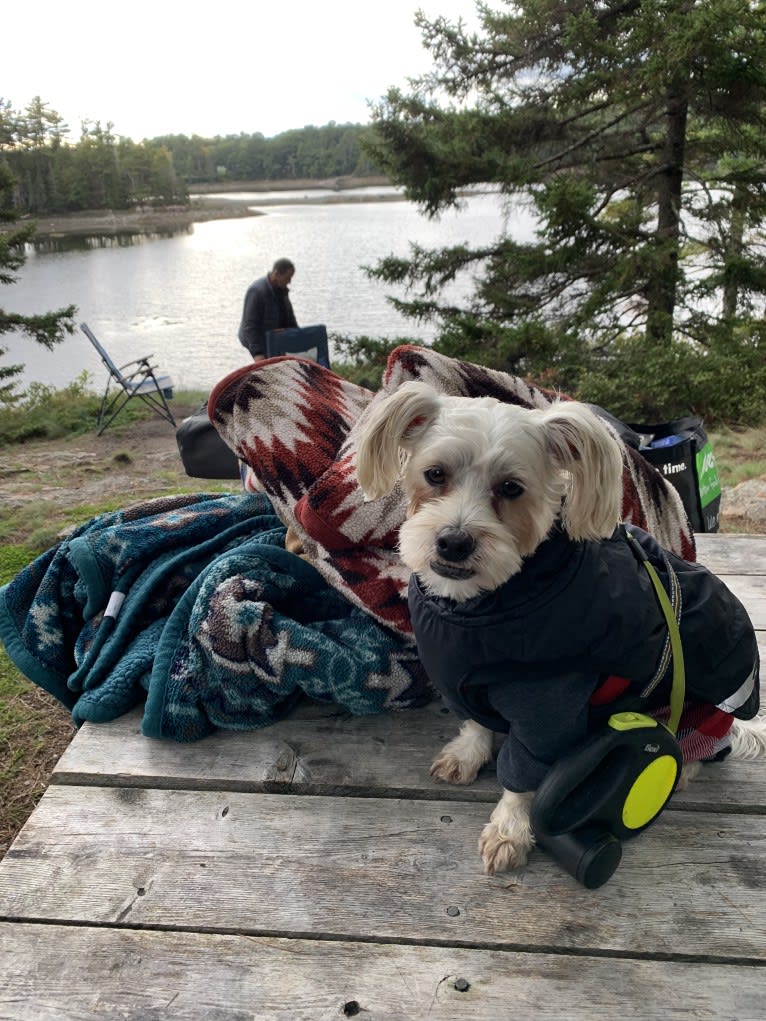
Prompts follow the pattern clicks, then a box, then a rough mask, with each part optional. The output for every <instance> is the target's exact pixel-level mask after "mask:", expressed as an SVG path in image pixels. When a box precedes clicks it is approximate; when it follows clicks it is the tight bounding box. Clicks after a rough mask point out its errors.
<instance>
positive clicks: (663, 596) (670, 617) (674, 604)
mask: <svg viewBox="0 0 766 1021" xmlns="http://www.w3.org/2000/svg"><path fill="white" fill-rule="evenodd" d="M622 533H623V535H624V536H625V538H626V540H627V542H628V546H629V547H630V549H631V550H632V552H633V555H634V556H635V557H636V559H637V560H638V561H639V562H640V563H642V564H643V565H644V567H645V568H646V571H647V573H648V575H649V578H650V580H651V583H652V586H653V588H654V592H655V595H656V596H657V601H658V603H659V604H660V609H661V610H662V614H663V616H664V618H665V623H666V624H667V628H668V633H667V636H666V638H665V645H664V646H663V650H662V656H661V657H660V663H659V666H658V668H657V671H656V673H655V675H654V677H653V678H652V679H651V681H649V683H648V685H647V686H646V687H645V688H644V690H643V691H642V692H641V698H647V697H648V696H649V695H650V694H651V693H652V691H653V690H654V689H655V687H656V686H657V685H658V684H659V682H660V679H661V678H662V677H663V676H664V675H665V672H666V671H667V668H668V660H669V658H670V657H671V656H672V658H673V679H672V683H671V688H670V716H669V718H668V724H667V725H668V729H669V730H670V731H671V733H672V734H674V735H675V734H676V733H677V731H678V724H679V722H680V720H681V712H682V710H683V707H684V696H685V692H686V670H685V667H684V650H683V646H682V645H681V632H680V630H679V626H678V625H679V623H680V620H681V603H682V599H681V584H680V582H679V580H678V576H677V575H676V572H675V571H674V570H673V568H672V567H671V565H670V561H669V560H668V558H667V557H666V556H665V554H664V553H663V554H662V558H663V560H664V562H665V567H666V568H667V571H668V578H669V579H670V597H668V594H667V592H666V591H665V586H664V585H663V584H662V581H661V579H660V576H659V575H658V574H657V571H656V570H655V568H654V565H653V564H651V563H650V562H649V558H648V556H647V555H646V551H645V550H644V549H643V547H642V546H641V545H640V543H639V542H638V540H637V539H636V537H635V536H634V535H632V534H631V533H630V532H629V531H628V529H627V528H626V527H625V525H623V526H622Z"/></svg>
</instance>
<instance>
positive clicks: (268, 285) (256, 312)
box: [239, 259, 298, 361]
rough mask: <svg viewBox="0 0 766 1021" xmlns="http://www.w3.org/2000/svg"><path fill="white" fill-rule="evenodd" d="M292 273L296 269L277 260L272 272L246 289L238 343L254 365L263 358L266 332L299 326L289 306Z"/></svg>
mask: <svg viewBox="0 0 766 1021" xmlns="http://www.w3.org/2000/svg"><path fill="white" fill-rule="evenodd" d="M294 273H295V266H294V265H293V264H292V262H290V260H289V259H277V261H276V262H275V263H274V265H273V266H272V267H271V272H270V273H267V274H266V276H265V277H261V278H260V279H259V280H256V281H255V282H254V283H252V284H251V285H250V286H249V287H248V289H247V293H246V294H245V307H244V309H243V312H242V322H241V323H240V326H239V340H240V343H241V344H242V345H243V346H244V347H246V348H247V350H248V351H249V352H250V354H251V355H252V356H253V359H254V360H255V361H260V360H261V359H262V358H265V357H266V334H267V332H268V331H269V330H284V329H287V328H289V327H291V326H297V325H298V323H297V322H296V319H295V313H294V312H293V306H292V305H291V304H290V290H289V286H288V285H289V283H290V281H291V280H292V278H293V274H294Z"/></svg>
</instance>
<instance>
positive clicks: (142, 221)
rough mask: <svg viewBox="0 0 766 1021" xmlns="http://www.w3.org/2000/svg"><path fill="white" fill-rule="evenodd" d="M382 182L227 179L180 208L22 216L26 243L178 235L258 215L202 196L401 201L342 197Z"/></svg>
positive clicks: (248, 206)
mask: <svg viewBox="0 0 766 1021" xmlns="http://www.w3.org/2000/svg"><path fill="white" fill-rule="evenodd" d="M388 183H389V182H388V180H387V179H386V178H382V177H381V178H378V177H376V178H367V177H359V178H353V177H348V178H333V179H331V180H322V181H310V180H289V181H227V182H226V183H225V184H206V185H197V186H195V188H194V190H193V192H192V195H191V198H190V201H189V204H188V205H186V206H167V207H165V208H159V209H145V208H144V209H136V210H125V209H120V210H113V209H90V210H83V211H82V212H78V213H58V214H55V215H51V216H39V217H32V216H29V217H24V218H23V219H22V221H20V222H24V220H34V221H35V222H36V224H37V230H36V233H35V236H34V238H33V239H32V242H31V243H32V244H34V243H35V241H38V240H40V241H43V240H46V239H50V238H58V237H66V236H67V235H81V236H82V235H85V236H87V235H107V236H110V235H111V236H116V235H119V234H154V233H160V232H164V231H172V232H178V231H183V230H188V229H189V228H190V227H191V226H192V225H193V224H195V223H205V222H207V221H209V220H233V219H239V218H242V217H246V216H262V215H264V214H263V213H262V212H261V211H260V210H259V209H256V208H253V202H252V200H248V201H243V200H241V199H220V198H207V197H206V196H207V195H210V194H216V195H220V194H221V193H223V192H227V191H230V192H242V191H248V192H264V193H266V192H271V191H290V192H295V196H294V197H290V198H279V199H264V200H263V201H262V202H261V203H259V205H261V206H268V205H288V204H298V203H321V204H325V203H339V202H372V201H375V202H381V201H402V196H401V195H380V194H379V193H377V194H372V193H371V194H370V195H344V192H346V191H348V190H350V189H359V188H370V189H374V188H378V187H380V186H382V185H388ZM309 189H311V190H316V189H324V190H326V191H327V194H326V195H322V196H308V195H305V194H304V195H301V194H300V192H304V193H305V192H306V191H307V190H309Z"/></svg>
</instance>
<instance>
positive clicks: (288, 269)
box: [271, 259, 295, 276]
mask: <svg viewBox="0 0 766 1021" xmlns="http://www.w3.org/2000/svg"><path fill="white" fill-rule="evenodd" d="M271 272H272V273H279V275H280V276H284V275H285V273H294V272H295V266H294V265H293V264H292V263H291V262H290V260H289V259H277V261H276V262H275V263H274V265H273V266H272V267H271Z"/></svg>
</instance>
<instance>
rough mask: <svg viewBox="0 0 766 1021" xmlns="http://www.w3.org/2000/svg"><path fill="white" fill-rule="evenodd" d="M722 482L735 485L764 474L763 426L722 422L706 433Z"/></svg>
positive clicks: (765, 434)
mask: <svg viewBox="0 0 766 1021" xmlns="http://www.w3.org/2000/svg"><path fill="white" fill-rule="evenodd" d="M708 437H709V439H710V443H711V445H712V447H713V453H714V454H715V458H716V464H717V465H718V475H719V477H720V479H721V485H722V486H737V485H739V483H740V482H746V481H747V480H748V479H755V478H759V477H760V476H761V475H766V426H756V427H753V428H749V429H738V428H732V427H729V426H722V427H721V428H719V429H716V430H711V431H710V432H709V434H708Z"/></svg>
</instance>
